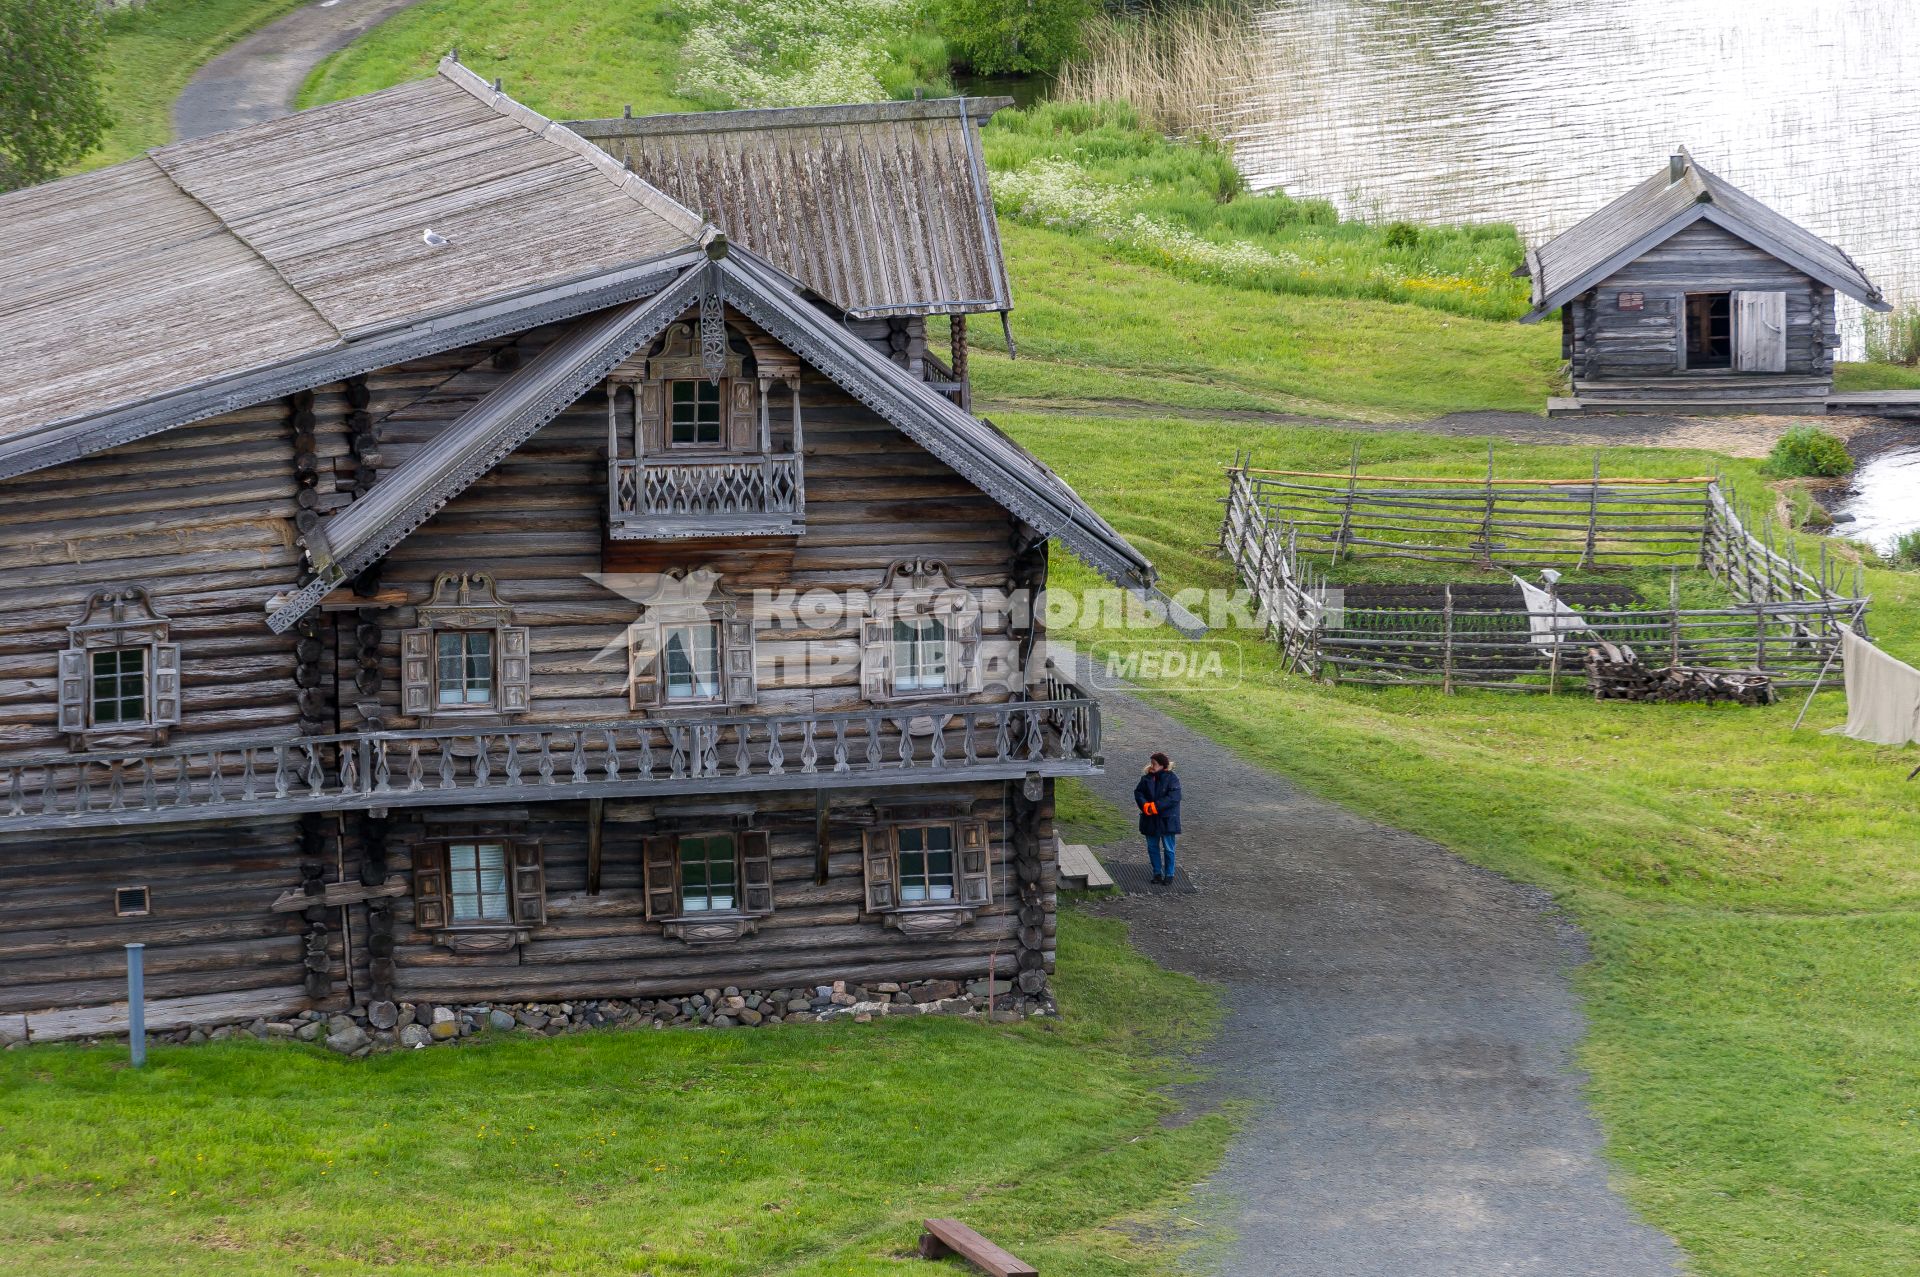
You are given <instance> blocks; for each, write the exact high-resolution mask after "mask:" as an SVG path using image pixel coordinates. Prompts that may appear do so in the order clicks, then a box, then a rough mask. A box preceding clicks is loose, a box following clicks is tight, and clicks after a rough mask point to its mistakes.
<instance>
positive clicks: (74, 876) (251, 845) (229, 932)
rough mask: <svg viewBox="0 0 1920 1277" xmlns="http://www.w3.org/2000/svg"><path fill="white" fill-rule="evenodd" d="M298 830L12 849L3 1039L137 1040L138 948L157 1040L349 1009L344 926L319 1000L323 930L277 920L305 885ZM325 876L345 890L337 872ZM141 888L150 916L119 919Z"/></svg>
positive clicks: (2, 884) (1, 865)
mask: <svg viewBox="0 0 1920 1277" xmlns="http://www.w3.org/2000/svg"><path fill="white" fill-rule="evenodd" d="M298 821H299V818H298V817H285V818H280V819H263V820H257V821H252V822H248V823H243V824H236V823H230V824H207V825H172V826H166V827H164V828H157V829H126V830H115V831H112V832H91V833H85V834H70V835H55V836H47V835H37V836H32V837H27V836H21V835H12V836H9V837H7V838H5V839H0V1034H4V1032H5V1030H7V1029H8V1027H9V1026H8V1025H7V1024H6V1023H4V1022H5V1021H8V1020H12V1021H14V1024H13V1026H12V1027H13V1029H14V1030H15V1031H16V1032H17V1031H18V1029H19V1023H20V1019H21V1018H24V1025H25V1029H26V1031H27V1032H29V1033H30V1035H31V1036H32V1037H33V1038H34V1039H36V1040H45V1039H59V1038H66V1037H80V1036H86V1035H89V1034H96V1033H106V1032H112V1031H114V1026H115V1024H116V1023H117V1024H118V1026H119V1028H120V1030H121V1031H124V1029H125V1018H124V1017H125V999H126V988H127V982H126V970H127V957H126V950H125V946H126V945H127V944H129V943H132V942H136V941H137V942H140V943H142V944H144V945H145V946H146V950H145V955H144V956H145V963H146V981H147V997H148V999H149V1005H150V1011H149V1014H148V1019H147V1023H148V1025H149V1026H150V1027H151V1028H153V1029H156V1030H158V1029H162V1028H167V1027H174V1026H179V1025H185V1024H194V1023H208V1024H215V1023H221V1022H224V1021H228V1020H244V1019H252V1018H254V1017H255V1016H260V1015H277V1014H284V1013H287V1012H291V1011H295V1010H300V1009H303V1008H306V1007H309V1006H327V1005H339V1006H344V1005H345V1004H346V996H345V995H346V984H345V970H344V949H343V947H342V945H341V941H340V933H339V930H338V927H337V925H336V926H333V927H329V928H327V931H328V938H327V941H326V944H327V972H326V975H327V981H328V985H329V988H328V991H327V993H326V995H324V996H322V997H320V998H317V999H316V998H313V997H312V996H311V995H310V994H309V991H308V989H307V988H306V985H305V975H306V969H305V968H304V966H303V961H304V958H305V954H306V951H307V950H306V939H305V937H306V935H307V934H308V932H309V929H310V924H309V923H308V921H307V920H306V919H305V917H304V916H303V915H302V914H301V913H297V912H295V913H276V912H274V911H273V910H272V909H271V906H272V904H273V902H274V900H275V899H276V898H278V897H279V896H280V895H281V893H283V892H285V891H287V890H289V889H290V888H295V887H298V886H299V885H300V883H301V880H302V860H303V859H304V857H303V855H302V853H301V844H300V838H299V834H298V829H297V825H298ZM329 845H330V844H329ZM325 869H326V873H327V876H328V877H332V876H333V873H334V869H335V865H334V864H333V863H326V865H325ZM135 886H144V887H146V888H147V889H148V893H149V898H150V912H149V913H148V914H147V915H146V916H144V917H119V916H116V914H115V912H114V893H115V889H116V888H120V887H135ZM329 912H330V913H337V912H338V911H337V910H335V911H329ZM330 921H331V920H330ZM183 1000H191V1001H185V1002H184V1006H185V1009H184V1010H183V1009H182V1006H183ZM182 1016H184V1017H185V1018H181V1017H182Z"/></svg>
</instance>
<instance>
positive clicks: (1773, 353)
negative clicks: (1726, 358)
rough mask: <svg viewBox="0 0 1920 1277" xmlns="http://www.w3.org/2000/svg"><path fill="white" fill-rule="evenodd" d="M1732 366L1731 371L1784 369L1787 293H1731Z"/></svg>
mask: <svg viewBox="0 0 1920 1277" xmlns="http://www.w3.org/2000/svg"><path fill="white" fill-rule="evenodd" d="M1733 367H1734V371H1735V372H1785V371H1786V370H1787V295H1786V294H1785V293H1735V294H1734V295H1733Z"/></svg>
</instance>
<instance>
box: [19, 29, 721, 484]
mask: <svg viewBox="0 0 1920 1277" xmlns="http://www.w3.org/2000/svg"><path fill="white" fill-rule="evenodd" d="M429 227H431V228H432V229H433V230H435V231H437V232H439V233H440V234H441V235H442V236H444V237H446V238H447V239H448V240H450V241H451V243H450V244H448V245H446V246H444V247H434V246H432V245H429V244H428V243H426V242H425V239H424V232H425V231H426V229H427V228H429ZM702 229H703V223H702V222H701V220H700V219H699V218H698V217H697V216H695V215H694V214H692V213H690V212H688V211H687V210H686V209H685V208H683V207H682V206H680V205H679V204H677V203H676V202H675V201H673V200H672V199H670V198H669V197H667V196H666V195H664V194H662V193H661V192H660V191H658V190H656V189H654V188H653V187H651V186H649V185H648V184H647V183H646V182H644V181H643V180H641V179H640V178H638V177H635V176H634V175H632V174H630V173H628V172H626V171H625V170H624V169H622V168H621V167H620V165H619V164H618V163H616V162H615V161H613V160H612V158H611V157H609V156H608V155H607V154H606V153H605V152H604V151H602V150H600V149H599V148H598V147H596V146H594V145H593V144H591V143H589V142H587V141H584V140H583V139H581V138H580V137H578V136H576V135H575V134H573V133H571V132H570V131H568V130H567V129H566V128H565V127H564V126H561V125H557V124H554V123H552V122H550V121H548V120H547V119H546V118H545V117H544V116H541V115H539V114H537V113H536V112H533V111H529V110H528V109H526V108H525V107H523V106H521V105H519V104H518V103H516V102H513V101H512V100H511V99H509V98H507V97H505V96H504V95H503V94H501V93H499V92H497V91H495V90H494V89H493V88H492V87H491V86H489V85H488V84H486V83H485V82H484V81H482V80H481V79H479V77H477V76H475V75H474V74H473V73H472V72H470V71H468V70H467V69H466V68H464V67H462V66H460V65H458V64H457V63H454V62H452V61H451V60H449V61H447V62H443V63H442V64H441V67H440V72H439V74H438V75H437V76H435V77H433V78H432V79H428V80H422V81H418V82H415V83H411V84H403V85H401V86H399V87H397V88H393V89H387V90H385V91H383V92H380V93H373V94H369V95H367V96H365V97H360V98H354V99H351V100H348V101H345V102H337V103H334V104H332V105H329V106H323V107H317V108H315V109H313V110H310V111H302V112H299V113H298V114H295V115H291V116H288V117H286V118H285V119H282V120H276V121H273V122H271V123H267V124H259V125H253V126H250V127H247V128H242V129H235V130H232V131H230V132H226V133H219V134H215V135H213V136H211V137H205V138H199V139H195V140H193V141H189V142H181V143H177V144H175V145H172V146H164V147H160V148H158V149H156V150H154V151H151V152H149V153H148V154H146V155H145V156H142V157H141V158H139V159H136V160H131V161H128V162H127V163H125V164H119V165H115V166H114V167H112V168H108V169H103V170H101V171H99V172H95V173H88V174H83V175H80V176H77V177H72V178H67V179H64V180H62V181H58V182H53V183H49V184H47V185H45V186H38V187H32V188H29V189H27V190H23V191H18V192H14V193H12V194H9V195H6V196H0V243H5V244H6V245H7V246H8V270H7V272H6V273H5V275H4V277H0V325H3V326H4V328H5V331H6V332H7V336H8V345H9V362H8V377H7V378H6V381H5V382H4V384H0V473H18V472H19V470H18V469H17V468H9V467H8V458H9V457H10V456H13V455H15V454H32V455H35V456H38V457H41V458H44V459H42V460H40V461H39V462H38V464H49V463H51V462H52V461H58V460H64V459H66V457H67V455H69V454H68V453H65V452H62V451H61V450H60V449H59V448H53V449H51V450H49V449H47V448H45V447H40V446H38V445H44V444H47V443H49V442H50V441H52V440H54V439H56V438H60V437H63V436H67V435H71V434H73V433H75V432H74V431H73V429H72V428H73V427H76V426H86V425H91V424H97V423H100V422H101V419H103V418H110V417H113V416H114V415H115V414H120V415H122V416H123V417H127V418H129V420H123V421H121V422H119V423H118V424H119V425H120V426H121V427H122V428H121V429H120V430H119V431H117V432H115V431H113V430H105V431H94V432H83V433H89V434H90V436H91V437H93V438H104V439H107V440H108V442H107V443H106V444H105V446H112V445H113V444H116V443H124V442H126V441H127V440H128V439H130V438H137V437H139V435H140V434H141V433H151V432H152V431H153V430H160V429H166V428H167V427H168V426H171V425H176V424H179V422H180V421H181V420H191V419H192V417H190V416H189V417H185V418H177V417H173V416H171V415H170V414H169V413H167V412H166V411H164V410H163V411H160V412H158V413H156V414H147V415H146V416H144V417H143V416H142V414H140V413H139V412H137V411H134V412H130V410H133V409H136V408H137V407H138V406H141V405H147V404H150V403H153V402H154V401H162V400H166V399H167V398H168V397H170V396H175V395H179V394H181V393H182V392H185V391H189V390H195V391H202V392H204V391H206V390H207V389H208V388H209V387H212V386H215V385H217V384H220V383H223V382H232V381H238V380H244V379H245V378H246V377H247V375H248V374H250V373H253V372H255V371H257V370H262V369H270V368H277V367H281V366H284V365H285V364H286V363H287V362H288V361H290V360H295V359H299V358H302V357H309V358H311V357H313V356H317V355H322V354H325V353H328V352H343V351H346V350H348V349H350V348H352V347H355V346H357V345H359V344H362V343H367V342H370V341H374V340H376V339H378V338H381V337H383V336H391V335H393V334H395V333H396V332H399V331H401V330H404V329H407V328H410V327H419V326H423V325H424V326H432V325H434V324H436V323H441V322H445V321H448V320H455V321H457V320H458V319H459V318H460V317H463V316H471V315H472V314H473V313H474V312H475V311H476V310H478V309H481V308H484V307H485V306H486V305H487V304H488V303H489V302H493V301H497V300H500V299H504V298H511V297H516V296H521V295H525V294H527V293H529V292H534V291H539V290H543V289H544V290H559V289H562V288H563V287H564V285H566V284H567V283H568V282H570V281H578V280H581V279H584V278H587V277H598V276H605V275H606V274H607V273H608V272H609V271H612V270H615V269H618V268H621V267H626V266H631V265H633V264H636V263H642V262H651V261H656V260H659V259H661V258H664V257H669V256H672V255H673V254H675V253H682V252H688V251H690V250H694V249H695V248H696V245H697V242H698V239H699V237H700V234H701V232H702ZM595 300H597V299H589V300H588V301H587V302H586V304H584V305H582V306H581V307H580V308H579V309H578V310H575V311H573V312H572V313H574V314H578V313H581V311H583V310H586V309H592V308H593V307H594V301H595ZM605 304H606V302H605V301H599V305H605ZM373 366H378V365H373ZM310 384H319V383H318V382H315V383H310ZM240 393H242V394H244V393H246V392H244V391H242V392H240ZM280 393H284V391H282V392H280ZM261 397H266V396H261ZM202 398H203V399H204V395H203V396H202ZM255 401H256V402H257V400H255ZM189 411H197V408H196V409H189ZM201 415H205V414H201ZM134 419H137V420H134ZM29 468H31V467H29Z"/></svg>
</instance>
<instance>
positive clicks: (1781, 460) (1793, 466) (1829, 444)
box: [1762, 422, 1853, 479]
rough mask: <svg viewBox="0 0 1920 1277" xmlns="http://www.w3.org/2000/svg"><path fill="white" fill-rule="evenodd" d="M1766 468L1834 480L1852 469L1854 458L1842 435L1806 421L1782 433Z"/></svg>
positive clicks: (1792, 475) (1782, 473) (1786, 475)
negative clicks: (1848, 450)
mask: <svg viewBox="0 0 1920 1277" xmlns="http://www.w3.org/2000/svg"><path fill="white" fill-rule="evenodd" d="M1762 469H1764V470H1765V471H1766V472H1767V473H1768V474H1771V475H1776V476H1779V477H1782V478H1806V477H1813V478H1821V479H1831V478H1833V477H1835V476H1837V475H1843V474H1846V473H1847V472H1848V471H1849V470H1852V469H1853V458H1852V457H1850V456H1848V455H1847V445H1846V444H1844V443H1842V442H1841V441H1840V437H1839V436H1838V435H1835V434H1832V433H1830V432H1828V431H1825V430H1822V429H1820V427H1818V426H1814V425H1809V424H1807V423H1805V422H1802V423H1801V424H1799V425H1797V426H1792V427H1789V428H1788V430H1787V432H1786V433H1785V434H1783V435H1781V436H1780V440H1779V442H1778V443H1775V444H1774V445H1773V451H1772V452H1770V453H1768V454H1767V461H1766V465H1765V466H1763V467H1762Z"/></svg>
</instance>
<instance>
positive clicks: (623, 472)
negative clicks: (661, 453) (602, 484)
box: [607, 453, 806, 539]
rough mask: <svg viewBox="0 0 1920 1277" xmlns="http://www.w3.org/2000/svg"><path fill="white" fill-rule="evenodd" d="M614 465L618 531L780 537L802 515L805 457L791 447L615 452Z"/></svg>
mask: <svg viewBox="0 0 1920 1277" xmlns="http://www.w3.org/2000/svg"><path fill="white" fill-rule="evenodd" d="M609 468H610V473H609V475H608V477H607V492H608V501H609V508H608V512H607V513H608V526H609V528H611V530H612V533H613V535H614V537H616V538H622V539H625V538H634V539H639V538H655V537H687V536H735V535H743V534H744V535H753V534H759V535H773V536H778V535H783V534H791V533H794V532H796V531H797V530H798V529H799V527H800V524H801V522H802V521H803V519H804V517H805V511H806V490H805V486H804V480H803V479H802V476H801V472H800V462H799V458H797V457H795V456H793V455H792V454H790V453H768V454H754V455H750V456H742V455H740V454H728V455H724V456H713V457H643V458H640V459H638V460H634V459H630V458H616V459H614V460H613V461H612V462H610V463H609Z"/></svg>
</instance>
